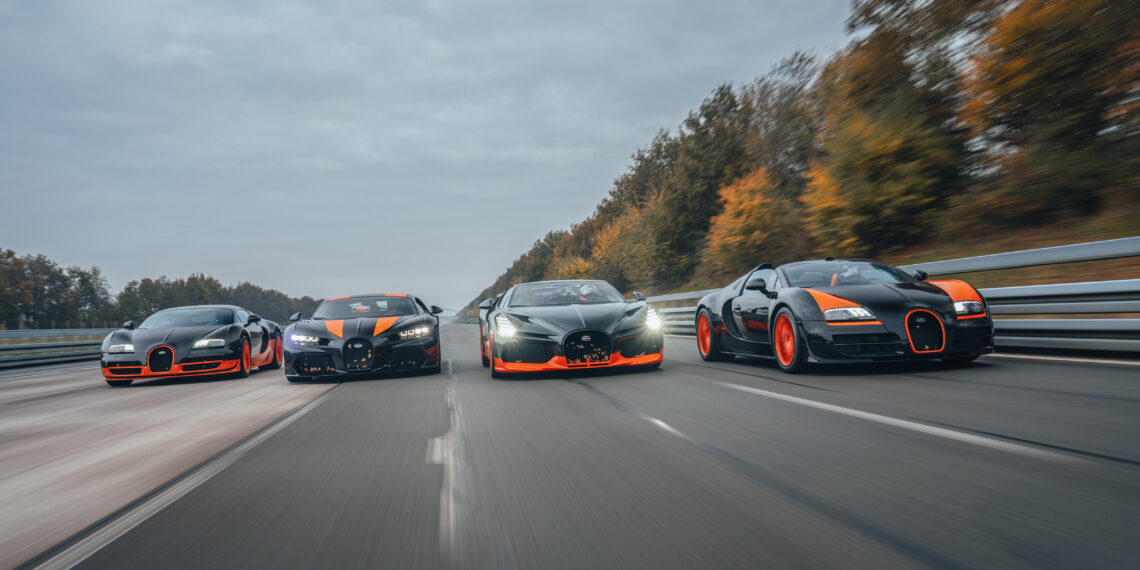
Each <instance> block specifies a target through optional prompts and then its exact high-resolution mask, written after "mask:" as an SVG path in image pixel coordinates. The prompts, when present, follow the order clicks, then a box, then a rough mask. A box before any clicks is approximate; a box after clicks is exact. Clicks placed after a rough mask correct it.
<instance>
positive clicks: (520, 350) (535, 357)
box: [499, 341, 554, 364]
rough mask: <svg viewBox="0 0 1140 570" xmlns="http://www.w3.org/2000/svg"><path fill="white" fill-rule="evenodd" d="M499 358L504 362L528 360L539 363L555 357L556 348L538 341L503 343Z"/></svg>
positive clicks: (528, 361)
mask: <svg viewBox="0 0 1140 570" xmlns="http://www.w3.org/2000/svg"><path fill="white" fill-rule="evenodd" d="M499 358H501V359H502V360H503V362H526V363H531V364H538V363H543V362H549V361H550V359H551V358H554V350H553V349H552V348H550V346H549V345H546V344H542V343H537V342H525V341H514V342H508V343H505V344H503V350H502V353H501V354H500V355H499Z"/></svg>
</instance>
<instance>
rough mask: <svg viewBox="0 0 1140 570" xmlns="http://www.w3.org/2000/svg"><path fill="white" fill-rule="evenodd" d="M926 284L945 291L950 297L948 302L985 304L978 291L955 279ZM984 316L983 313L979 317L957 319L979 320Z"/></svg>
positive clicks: (967, 316)
mask: <svg viewBox="0 0 1140 570" xmlns="http://www.w3.org/2000/svg"><path fill="white" fill-rule="evenodd" d="M927 283H929V284H931V285H934V286H935V287H938V288H939V289H942V290H943V291H945V292H946V294H947V295H950V300H952V301H977V302H979V303H982V304H983V305H984V304H985V302H984V301H982V296H981V294H979V293H978V290H977V289H974V287H973V286H972V285H970V284H969V283H966V282H965V281H959V280H957V279H944V280H940V281H927ZM984 316H986V313H985V312H983V313H982V314H980V315H963V316H960V317H958V318H959V319H980V318H982V317H984Z"/></svg>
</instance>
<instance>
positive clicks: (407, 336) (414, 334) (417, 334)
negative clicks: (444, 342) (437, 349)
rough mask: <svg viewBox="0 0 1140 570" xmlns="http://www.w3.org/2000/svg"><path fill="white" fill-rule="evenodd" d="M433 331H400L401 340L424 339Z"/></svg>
mask: <svg viewBox="0 0 1140 570" xmlns="http://www.w3.org/2000/svg"><path fill="white" fill-rule="evenodd" d="M430 331H431V329H429V328H427V327H416V328H414V329H408V330H406V331H400V340H411V339H416V338H423V337H425V336H427V335H428V332H430Z"/></svg>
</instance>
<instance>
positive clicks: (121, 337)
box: [101, 305, 282, 386]
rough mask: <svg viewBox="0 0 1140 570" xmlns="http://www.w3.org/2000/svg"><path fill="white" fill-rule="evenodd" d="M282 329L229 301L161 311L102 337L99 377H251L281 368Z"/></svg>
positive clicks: (114, 380) (124, 380) (118, 382)
mask: <svg viewBox="0 0 1140 570" xmlns="http://www.w3.org/2000/svg"><path fill="white" fill-rule="evenodd" d="M281 348H282V347H281V327H279V326H277V323H275V322H273V321H268V320H265V319H262V318H261V317H259V316H257V315H254V314H251V313H250V312H249V311H247V310H245V309H243V308H241V307H235V306H233V305H195V306H190V307H174V308H171V309H164V310H162V311H159V312H157V313H155V314H153V315H151V316H149V317H147V318H146V319H145V320H144V321H143V322H142V323H140V324H139V325H138V327H135V324H134V322H133V321H127V322H126V323H123V328H121V329H119V330H116V331H114V332H112V333H111V334H109V335H107V338H105V339H103V347H102V362H101V366H102V370H103V378H104V379H105V380H106V381H107V383H108V384H110V385H111V386H129V385H130V384H131V382H133V381H135V380H149V379H155V378H175V377H187V376H213V375H222V374H233V375H236V376H238V377H243V378H244V377H246V376H249V373H250V371H251V370H253V368H255V367H259V368H263V369H264V368H270V369H272V368H281Z"/></svg>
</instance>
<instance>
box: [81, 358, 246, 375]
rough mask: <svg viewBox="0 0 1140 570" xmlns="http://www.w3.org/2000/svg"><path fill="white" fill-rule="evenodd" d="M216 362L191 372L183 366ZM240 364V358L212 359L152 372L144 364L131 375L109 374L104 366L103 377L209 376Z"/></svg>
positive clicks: (235, 368)
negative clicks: (213, 366)
mask: <svg viewBox="0 0 1140 570" xmlns="http://www.w3.org/2000/svg"><path fill="white" fill-rule="evenodd" d="M215 362H217V363H219V364H218V366H217V367H216V368H211V369H209V370H193V371H190V372H186V371H184V370H183V369H182V367H183V366H190V365H195V364H213V363H215ZM239 366H241V359H240V358H239V359H236V360H210V361H204V362H189V363H186V364H175V365H173V366H171V367H170V370H169V371H168V372H152V371H151V369H150V367H149V366H147V365H145V364H144V365H143V366H141V368H142V372H140V373H139V374H131V375H125V374H124V375H119V374H109V373H107V369H106V368H104V369H103V378H104V379H107V380H138V379H140V378H166V377H168V376H209V375H211V374H226V373H229V372H234V371H236V370H237V369H238V367H239ZM122 368H140V367H139V366H124V367H122Z"/></svg>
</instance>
